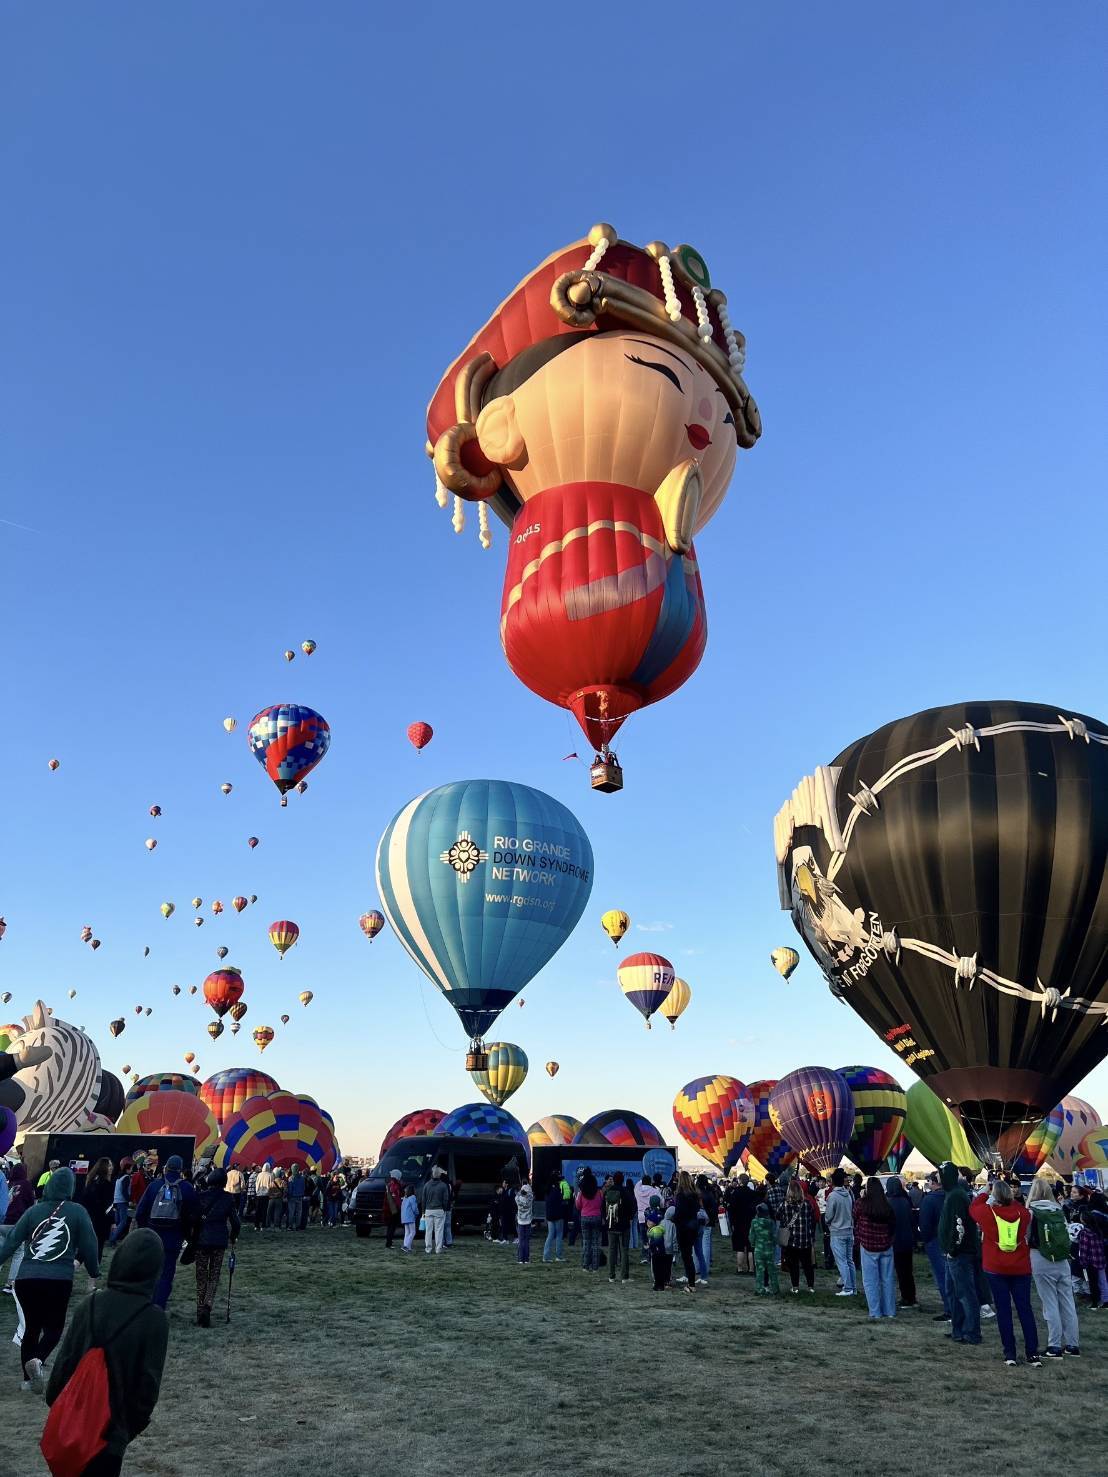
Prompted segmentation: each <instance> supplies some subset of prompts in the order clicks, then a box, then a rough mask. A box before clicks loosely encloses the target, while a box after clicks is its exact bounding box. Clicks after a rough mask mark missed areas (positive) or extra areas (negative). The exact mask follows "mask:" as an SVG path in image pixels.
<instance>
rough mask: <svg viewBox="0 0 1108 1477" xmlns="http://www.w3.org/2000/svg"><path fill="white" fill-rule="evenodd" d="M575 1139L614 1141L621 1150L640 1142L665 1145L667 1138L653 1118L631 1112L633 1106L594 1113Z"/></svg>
mask: <svg viewBox="0 0 1108 1477" xmlns="http://www.w3.org/2000/svg"><path fill="white" fill-rule="evenodd" d="M573 1142H574V1143H575V1144H592V1145H594V1146H596V1147H599V1146H600V1145H601V1144H612V1145H614V1146H615V1147H616V1148H617V1149H630V1148H634V1147H635V1146H636V1145H639V1146H641V1147H643V1148H647V1149H655V1148H661V1147H663V1146H664V1145H665V1139H664V1138H663V1137H662V1135H661V1133H660V1132H659V1131H658V1129H656V1128H655V1127H654V1125H653V1123H651V1121H650V1119H649V1118H644V1117H643V1115H642V1114H641V1113H633V1112H631V1110H630V1109H629V1108H606V1109H605V1110H604V1111H603V1112H602V1113H594V1114H593V1116H592V1117H591V1118H590V1119H589V1120H588V1121H587V1122H586V1123H584V1124H582V1126H581V1131H580V1132H579V1133H578V1134H577V1137H576V1138H575V1139H574V1141H573Z"/></svg>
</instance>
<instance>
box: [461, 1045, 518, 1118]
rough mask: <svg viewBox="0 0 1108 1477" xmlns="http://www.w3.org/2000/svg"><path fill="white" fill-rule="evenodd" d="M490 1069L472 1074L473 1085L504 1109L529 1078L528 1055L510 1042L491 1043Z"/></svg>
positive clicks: (490, 1100)
mask: <svg viewBox="0 0 1108 1477" xmlns="http://www.w3.org/2000/svg"><path fill="white" fill-rule="evenodd" d="M488 1057H489V1064H488V1067H487V1068H486V1069H485V1071H483V1072H471V1073H470V1074H469V1075H470V1076H471V1077H472V1078H473V1085H474V1086H475V1087H476V1088H477V1091H478V1092H479V1093H480V1094H481V1096H482V1097H483V1098H486V1099H487V1100H488V1101H489V1102H490V1103H495V1104H496V1106H497V1107H498V1108H502V1107H503V1106H504V1104H505V1103H506V1102H507V1101H508V1099H509V1098H510V1097H511V1095H512V1093H513V1092H515V1091H516V1090H517V1089H518V1088H520V1087H522V1086H523V1083H524V1081H525V1079H526V1077H527V1053H526V1052H525V1051H524V1050H523V1048H522V1046H515V1045H513V1044H512V1042H510V1041H490V1042H489V1045H488Z"/></svg>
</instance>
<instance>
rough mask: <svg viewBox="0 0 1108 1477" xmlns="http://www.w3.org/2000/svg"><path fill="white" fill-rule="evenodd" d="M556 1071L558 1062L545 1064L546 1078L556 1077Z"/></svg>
mask: <svg viewBox="0 0 1108 1477" xmlns="http://www.w3.org/2000/svg"><path fill="white" fill-rule="evenodd" d="M558 1071H559V1063H558V1062H547V1064H546V1075H547V1076H548V1077H557V1075H558Z"/></svg>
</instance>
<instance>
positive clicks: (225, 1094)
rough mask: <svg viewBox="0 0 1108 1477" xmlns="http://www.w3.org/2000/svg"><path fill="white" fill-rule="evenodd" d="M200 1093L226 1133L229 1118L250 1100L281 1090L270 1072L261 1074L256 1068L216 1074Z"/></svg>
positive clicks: (200, 1089)
mask: <svg viewBox="0 0 1108 1477" xmlns="http://www.w3.org/2000/svg"><path fill="white" fill-rule="evenodd" d="M197 1091H198V1092H199V1093H200V1096H201V1098H202V1099H203V1100H204V1102H205V1103H206V1104H207V1106H208V1107H209V1108H210V1109H211V1111H212V1113H213V1114H214V1115H215V1119H216V1121H217V1123H218V1124H219V1125H220V1128H221V1130H222V1127H223V1124H224V1123H225V1122H226V1121H227V1119H228V1118H230V1117H231V1116H232V1115H233V1114H235V1113H237V1112H238V1111H239V1109H240V1108H241V1107H242V1105H243V1103H245V1102H246V1101H247V1099H249V1098H252V1097H264V1096H265V1095H266V1094H267V1093H270V1092H279V1091H280V1089H279V1088H278V1086H277V1083H276V1082H275V1081H274V1079H273V1078H272V1077H271V1076H270V1075H269V1074H268V1072H259V1071H258V1070H257V1068H255V1067H227V1068H225V1069H224V1070H223V1071H222V1072H213V1074H212V1075H211V1076H210V1077H209V1078H208V1079H207V1080H206V1081H205V1082H202V1083H201V1084H200V1086H199V1087H198V1089H197Z"/></svg>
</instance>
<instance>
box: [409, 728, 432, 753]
mask: <svg viewBox="0 0 1108 1477" xmlns="http://www.w3.org/2000/svg"><path fill="white" fill-rule="evenodd" d="M434 736H435V730H434V729H433V728H432V727H431V725H430V724H429V723H409V724H408V742H409V743H411V744H414V745H415V747H416V748H417V749H425V748H426V747H427V745H428V744H429V743H430V742H431V740H432V739H433V738H434Z"/></svg>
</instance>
